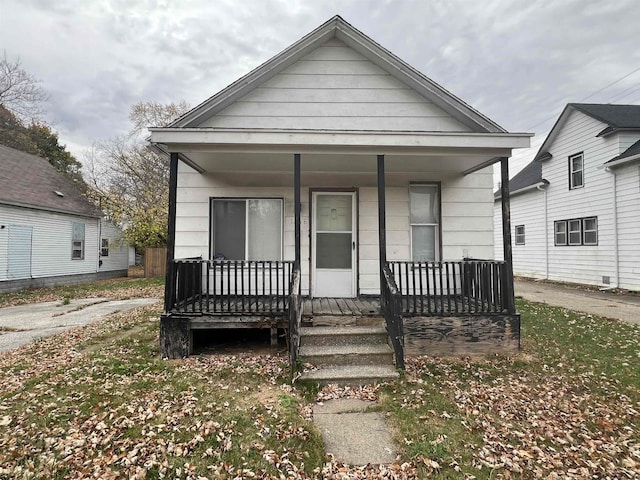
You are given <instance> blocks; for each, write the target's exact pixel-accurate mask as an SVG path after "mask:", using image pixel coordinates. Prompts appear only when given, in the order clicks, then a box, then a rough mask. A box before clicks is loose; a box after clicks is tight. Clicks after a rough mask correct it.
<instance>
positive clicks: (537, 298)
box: [514, 279, 640, 325]
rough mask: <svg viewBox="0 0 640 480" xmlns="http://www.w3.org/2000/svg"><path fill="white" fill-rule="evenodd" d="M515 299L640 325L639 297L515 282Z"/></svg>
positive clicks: (542, 283)
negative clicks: (520, 298)
mask: <svg viewBox="0 0 640 480" xmlns="http://www.w3.org/2000/svg"><path fill="white" fill-rule="evenodd" d="M514 287H515V293H516V295H517V296H519V297H522V298H524V299H525V300H529V301H532V302H539V303H546V304H548V305H553V306H555V307H564V308H566V309H568V310H574V311H576V312H583V313H588V314H591V315H598V316H600V317H605V318H613V319H617V320H622V321H624V322H628V323H632V324H635V325H640V296H638V295H632V294H618V293H612V292H596V291H592V290H586V289H580V288H578V287H570V286H565V285H559V284H555V283H545V282H537V281H534V280H524V279H516V280H515V282H514Z"/></svg>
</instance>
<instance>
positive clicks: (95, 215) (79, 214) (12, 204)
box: [0, 199, 103, 218]
mask: <svg viewBox="0 0 640 480" xmlns="http://www.w3.org/2000/svg"><path fill="white" fill-rule="evenodd" d="M0 205H8V206H10V207H19V208H30V209H33V210H42V211H45V212H52V213H64V214H65V215H73V216H75V217H85V218H102V216H103V214H102V213H101V212H100V213H98V212H96V213H85V212H75V211H73V210H66V209H64V208H50V207H43V206H41V205H31V204H28V203H23V202H15V201H12V200H2V199H0Z"/></svg>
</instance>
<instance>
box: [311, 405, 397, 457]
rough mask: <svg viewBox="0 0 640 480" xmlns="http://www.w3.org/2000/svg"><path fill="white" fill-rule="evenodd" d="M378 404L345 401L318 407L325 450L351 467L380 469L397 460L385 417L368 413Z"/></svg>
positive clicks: (316, 419) (316, 412)
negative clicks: (379, 466)
mask: <svg viewBox="0 0 640 480" xmlns="http://www.w3.org/2000/svg"><path fill="white" fill-rule="evenodd" d="M375 405H376V404H375V402H369V401H364V400H358V399H352V398H341V399H336V400H329V401H327V402H324V403H322V404H317V405H315V406H314V408H313V420H314V422H315V423H316V425H318V428H320V431H321V432H322V438H323V439H324V444H325V450H326V452H327V453H331V454H332V455H333V456H334V458H335V459H336V461H338V462H342V463H344V464H347V465H368V464H371V465H379V464H384V463H392V462H393V461H395V459H396V447H395V445H394V443H393V439H392V438H391V432H390V431H389V428H388V427H387V424H386V422H385V418H384V415H383V414H382V413H380V412H368V411H367V409H369V408H371V407H374V406H375Z"/></svg>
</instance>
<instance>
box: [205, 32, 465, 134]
mask: <svg viewBox="0 0 640 480" xmlns="http://www.w3.org/2000/svg"><path fill="white" fill-rule="evenodd" d="M198 126H199V127H221V128H273V129H319V130H391V131H434V132H469V131H470V129H469V128H468V127H466V126H465V125H463V124H462V123H460V122H459V121H457V120H455V119H454V118H453V117H452V116H451V115H449V114H447V113H446V112H445V111H444V110H442V109H441V108H439V107H437V106H436V105H434V104H433V103H432V102H430V101H429V100H427V99H426V98H424V97H423V96H422V95H420V94H419V93H417V92H415V91H414V90H412V89H410V88H409V87H408V86H407V85H405V84H404V83H402V82H401V81H399V80H398V79H396V78H395V77H393V76H392V75H390V74H389V73H387V72H385V71H384V70H383V69H381V68H380V67H378V66H377V65H375V64H374V63H373V62H371V61H370V60H368V59H367V58H365V57H364V56H363V55H361V54H360V53H358V52H356V51H354V50H353V49H352V48H350V47H348V46H347V45H345V44H344V43H342V42H341V41H339V40H337V39H335V38H333V39H331V40H329V41H328V42H326V43H324V44H323V45H321V46H320V47H318V48H316V49H315V50H313V51H311V52H310V53H309V54H307V55H306V56H304V57H303V58H301V59H300V60H298V61H297V62H296V63H294V64H293V65H291V66H289V67H288V68H286V69H285V70H283V71H282V72H280V73H279V74H277V75H276V76H274V77H273V78H271V79H270V80H268V81H266V82H265V83H263V84H262V85H260V86H259V87H257V88H255V89H254V90H252V91H251V92H249V93H248V94H246V95H245V96H244V97H242V98H241V99H239V100H237V101H236V102H235V103H233V104H232V105H230V106H229V107H227V108H226V109H224V110H223V111H221V112H219V113H218V114H216V115H215V116H213V117H210V118H208V119H206V120H204V121H203V122H201V123H200V124H199V125H198Z"/></svg>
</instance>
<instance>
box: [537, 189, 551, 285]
mask: <svg viewBox="0 0 640 480" xmlns="http://www.w3.org/2000/svg"><path fill="white" fill-rule="evenodd" d="M545 187H546V185H537V186H536V188H537V189H538V190H540V191H541V192H544V279H545V280H549V222H548V221H547V189H546V188H545Z"/></svg>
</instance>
